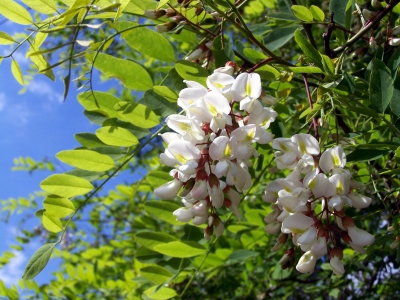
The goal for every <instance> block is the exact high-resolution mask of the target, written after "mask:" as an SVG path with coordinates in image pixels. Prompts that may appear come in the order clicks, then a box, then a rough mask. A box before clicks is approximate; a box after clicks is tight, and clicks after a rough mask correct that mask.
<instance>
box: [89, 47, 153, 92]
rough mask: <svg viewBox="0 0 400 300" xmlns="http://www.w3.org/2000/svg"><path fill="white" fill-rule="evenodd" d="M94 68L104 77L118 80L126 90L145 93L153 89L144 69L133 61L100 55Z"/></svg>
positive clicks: (151, 81)
mask: <svg viewBox="0 0 400 300" xmlns="http://www.w3.org/2000/svg"><path fill="white" fill-rule="evenodd" d="M94 66H95V67H96V68H97V69H98V70H100V71H101V72H102V73H103V74H104V75H105V76H107V77H109V78H117V79H119V80H120V81H121V82H122V84H123V85H124V86H125V87H127V88H130V89H135V90H138V91H145V90H148V89H150V88H152V87H153V80H152V79H151V77H150V75H149V73H147V71H146V69H145V68H143V67H142V66H141V65H139V64H137V63H135V62H133V61H130V60H126V59H121V58H116V57H114V56H111V55H107V54H103V53H100V54H99V55H98V56H97V59H96V62H95V65H94Z"/></svg>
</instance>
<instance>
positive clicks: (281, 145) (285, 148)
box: [279, 143, 289, 151]
mask: <svg viewBox="0 0 400 300" xmlns="http://www.w3.org/2000/svg"><path fill="white" fill-rule="evenodd" d="M279 147H281V149H282V150H283V151H289V149H288V147H286V146H285V144H284V143H279Z"/></svg>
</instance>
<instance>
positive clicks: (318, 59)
mask: <svg viewBox="0 0 400 300" xmlns="http://www.w3.org/2000/svg"><path fill="white" fill-rule="evenodd" d="M294 39H295V40H296V43H297V44H298V45H299V46H300V48H301V50H303V52H304V54H305V55H306V56H308V57H309V58H310V59H311V61H312V62H313V63H314V64H315V65H316V66H317V67H319V68H320V69H322V70H324V65H323V63H322V56H321V54H320V53H319V52H318V50H316V49H315V48H314V47H313V46H312V45H311V44H310V42H309V41H308V40H307V39H306V38H305V37H304V36H303V35H302V34H301V32H300V30H298V29H297V30H296V32H295V33H294Z"/></svg>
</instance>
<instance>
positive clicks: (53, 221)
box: [42, 212, 63, 233]
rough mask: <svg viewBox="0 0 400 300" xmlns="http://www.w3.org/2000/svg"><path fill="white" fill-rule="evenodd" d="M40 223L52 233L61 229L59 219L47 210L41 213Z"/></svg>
mask: <svg viewBox="0 0 400 300" xmlns="http://www.w3.org/2000/svg"><path fill="white" fill-rule="evenodd" d="M42 224H43V226H44V228H46V229H47V230H48V231H51V232H54V233H57V232H60V231H61V230H62V229H63V227H62V224H61V221H60V219H59V218H58V217H55V216H52V215H50V214H49V213H47V212H44V213H43V216H42Z"/></svg>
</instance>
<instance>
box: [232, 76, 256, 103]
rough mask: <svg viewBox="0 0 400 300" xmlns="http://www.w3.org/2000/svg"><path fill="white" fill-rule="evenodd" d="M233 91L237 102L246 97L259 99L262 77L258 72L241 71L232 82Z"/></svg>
mask: <svg viewBox="0 0 400 300" xmlns="http://www.w3.org/2000/svg"><path fill="white" fill-rule="evenodd" d="M231 92H232V96H233V99H234V100H235V101H237V102H239V101H242V100H243V99H245V98H247V97H248V98H250V99H257V98H258V97H260V95H261V78H260V75H258V74H257V73H251V74H249V73H241V74H240V75H239V76H238V77H236V79H235V81H234V82H233V84H232V87H231Z"/></svg>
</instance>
